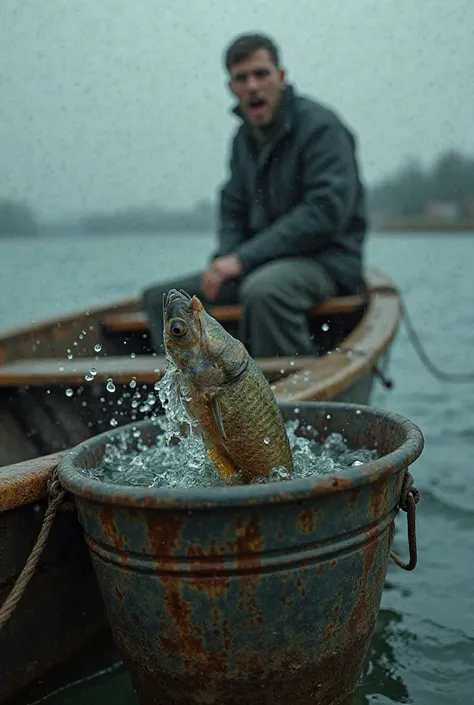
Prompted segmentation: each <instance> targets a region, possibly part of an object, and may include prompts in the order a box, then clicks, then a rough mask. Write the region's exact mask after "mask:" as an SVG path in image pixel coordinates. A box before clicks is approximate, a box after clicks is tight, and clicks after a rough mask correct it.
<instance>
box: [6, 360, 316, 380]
mask: <svg viewBox="0 0 474 705" xmlns="http://www.w3.org/2000/svg"><path fill="white" fill-rule="evenodd" d="M257 362H258V363H259V365H260V367H261V369H262V370H263V372H264V374H265V375H266V376H267V378H268V379H271V380H273V379H280V378H282V377H284V376H286V375H288V374H291V373H292V372H297V371H301V370H303V369H306V368H308V367H309V366H310V365H311V364H312V363H313V362H314V357H291V358H290V357H280V358H274V357H272V358H257ZM166 366H167V363H166V360H165V358H164V357H161V356H157V355H137V356H136V357H130V356H129V355H113V356H110V357H108V356H104V357H102V358H99V359H98V360H96V359H95V358H87V357H81V358H77V359H75V360H74V359H73V360H63V359H61V358H35V359H25V360H17V361H15V362H10V363H7V364H5V365H2V366H0V387H13V386H23V385H25V386H26V385H28V386H33V387H37V386H47V385H61V386H71V387H74V386H79V385H87V384H91V383H92V381H94V382H100V383H106V382H107V380H108V379H112V380H113V382H114V384H128V383H129V382H131V381H132V380H136V382H137V384H154V383H155V382H157V381H158V380H159V379H161V377H162V376H163V374H164V373H165V371H166ZM91 369H94V373H95V374H94V376H93V380H91V379H88V380H86V376H88V375H90V371H91Z"/></svg>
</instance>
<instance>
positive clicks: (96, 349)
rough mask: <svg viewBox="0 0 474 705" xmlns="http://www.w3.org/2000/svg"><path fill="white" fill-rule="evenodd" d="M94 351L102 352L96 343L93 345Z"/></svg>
mask: <svg viewBox="0 0 474 705" xmlns="http://www.w3.org/2000/svg"><path fill="white" fill-rule="evenodd" d="M94 350H95V352H100V351H101V350H102V345H101V344H100V343H96V344H95V345H94Z"/></svg>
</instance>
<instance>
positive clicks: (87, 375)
mask: <svg viewBox="0 0 474 705" xmlns="http://www.w3.org/2000/svg"><path fill="white" fill-rule="evenodd" d="M84 379H85V380H86V382H92V380H93V379H94V375H91V373H90V372H88V373H87V374H86V376H85V377H84Z"/></svg>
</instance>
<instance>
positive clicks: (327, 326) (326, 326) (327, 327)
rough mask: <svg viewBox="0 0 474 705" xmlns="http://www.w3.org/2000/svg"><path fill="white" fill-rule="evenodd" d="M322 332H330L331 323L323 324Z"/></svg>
mask: <svg viewBox="0 0 474 705" xmlns="http://www.w3.org/2000/svg"><path fill="white" fill-rule="evenodd" d="M321 330H323V331H324V332H325V333H326V332H327V331H328V330H329V323H323V325H322V326H321Z"/></svg>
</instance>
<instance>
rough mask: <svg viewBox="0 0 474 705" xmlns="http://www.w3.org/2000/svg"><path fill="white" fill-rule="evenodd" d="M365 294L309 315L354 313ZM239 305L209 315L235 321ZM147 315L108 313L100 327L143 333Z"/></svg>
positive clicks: (107, 330) (339, 298)
mask: <svg viewBox="0 0 474 705" xmlns="http://www.w3.org/2000/svg"><path fill="white" fill-rule="evenodd" d="M366 303H367V298H366V297H365V296H337V297H335V298H332V299H327V300H326V301H323V302H322V303H320V304H317V305H315V306H313V308H312V309H311V310H310V312H309V315H310V316H311V317H316V316H326V315H327V316H334V315H337V314H345V313H354V312H355V311H358V310H359V309H360V308H362V307H363V306H365V305H366ZM240 310H241V308H240V306H239V305H233V306H212V307H210V309H209V313H210V314H211V316H213V317H214V318H216V319H217V320H218V321H221V322H226V321H237V320H238V319H239V317H240ZM147 327H148V325H147V317H146V314H145V313H143V312H142V311H135V312H133V313H109V314H107V315H105V316H104V318H103V319H102V329H103V331H104V332H105V333H145V332H146V330H147Z"/></svg>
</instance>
